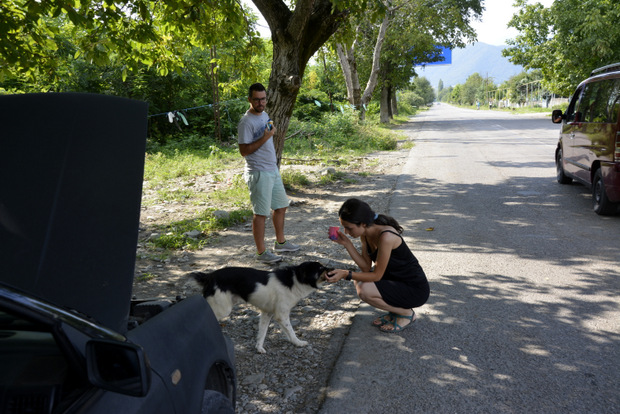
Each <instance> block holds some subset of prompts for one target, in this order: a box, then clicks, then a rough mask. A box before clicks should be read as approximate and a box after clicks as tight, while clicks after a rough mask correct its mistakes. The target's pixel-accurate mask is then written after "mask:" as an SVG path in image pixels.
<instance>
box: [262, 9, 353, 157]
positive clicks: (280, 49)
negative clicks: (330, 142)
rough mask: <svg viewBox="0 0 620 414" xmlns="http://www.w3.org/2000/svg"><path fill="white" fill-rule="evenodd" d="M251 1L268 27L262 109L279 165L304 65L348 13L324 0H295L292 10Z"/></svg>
mask: <svg viewBox="0 0 620 414" xmlns="http://www.w3.org/2000/svg"><path fill="white" fill-rule="evenodd" d="M252 1H253V2H254V4H255V5H256V7H257V8H258V10H260V12H261V14H262V15H263V17H264V18H265V20H266V21H267V23H268V24H269V28H270V29H271V40H272V42H273V61H272V64H271V75H270V76H269V86H268V88H267V89H268V90H267V108H266V112H267V113H268V114H269V116H270V117H271V119H272V120H273V122H274V124H275V126H276V129H277V131H276V134H275V135H274V144H275V147H276V155H277V157H278V165H279V164H280V160H281V159H282V150H283V149H284V139H285V136H286V131H287V129H288V125H289V122H290V119H291V115H292V114H293V108H294V106H295V101H296V99H297V95H298V94H299V88H300V87H301V80H302V77H303V75H304V71H305V69H306V65H307V64H308V61H309V60H310V58H311V57H312V55H314V53H315V52H316V51H317V50H318V49H319V48H320V47H321V46H322V45H323V44H324V43H325V42H326V41H327V40H328V39H329V38H330V37H331V35H332V34H334V32H335V31H336V30H337V29H338V26H339V25H340V23H341V22H342V20H343V18H345V17H346V16H347V14H348V13H347V12H346V11H344V12H343V11H338V10H333V5H332V3H331V1H328V0H299V1H297V2H296V6H295V10H294V11H291V10H290V9H289V8H288V6H287V5H286V3H285V2H283V1H282V0H252Z"/></svg>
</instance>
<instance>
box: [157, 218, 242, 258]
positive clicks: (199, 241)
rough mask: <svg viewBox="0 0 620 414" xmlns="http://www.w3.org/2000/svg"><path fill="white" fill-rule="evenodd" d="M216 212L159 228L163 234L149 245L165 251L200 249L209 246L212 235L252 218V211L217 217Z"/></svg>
mask: <svg viewBox="0 0 620 414" xmlns="http://www.w3.org/2000/svg"><path fill="white" fill-rule="evenodd" d="M215 211H216V210H215V209H209V210H207V211H205V212H203V213H202V214H200V215H199V216H198V217H195V218H192V219H186V220H181V221H175V222H172V223H170V224H168V225H165V226H158V227H157V230H159V231H160V233H162V234H161V235H160V236H159V237H156V238H154V239H152V240H150V241H149V244H150V245H151V246H152V247H160V248H163V249H185V250H196V249H200V248H202V247H204V246H206V245H207V244H208V242H209V238H210V237H209V236H211V235H212V233H214V232H216V231H218V230H223V229H225V228H227V227H230V226H234V225H236V224H239V223H243V222H245V221H246V220H247V219H248V218H250V217H252V211H251V210H247V209H242V210H235V211H231V212H230V213H229V215H228V216H221V215H216V214H214V213H215Z"/></svg>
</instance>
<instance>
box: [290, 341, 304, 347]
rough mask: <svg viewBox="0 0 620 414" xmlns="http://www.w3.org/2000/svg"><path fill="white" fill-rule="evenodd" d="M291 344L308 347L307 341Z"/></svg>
mask: <svg viewBox="0 0 620 414" xmlns="http://www.w3.org/2000/svg"><path fill="white" fill-rule="evenodd" d="M293 344H295V345H297V346H307V345H308V341H297V342H293Z"/></svg>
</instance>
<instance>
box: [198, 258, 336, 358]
mask: <svg viewBox="0 0 620 414" xmlns="http://www.w3.org/2000/svg"><path fill="white" fill-rule="evenodd" d="M331 270H332V269H329V268H327V267H325V266H323V265H322V264H321V263H319V262H304V263H302V264H300V265H297V266H288V267H281V268H279V269H275V270H272V271H265V270H258V269H253V268H249V267H224V268H222V269H219V270H216V271H214V272H211V273H203V272H193V273H190V275H189V276H190V277H191V278H193V279H194V280H195V281H196V282H197V283H198V284H199V285H200V286H202V294H203V296H204V297H205V298H206V299H207V302H209V305H211V308H212V309H213V312H214V313H215V316H216V318H217V319H218V320H219V319H222V318H224V317H226V316H228V315H230V312H231V311H232V308H233V306H234V305H235V304H236V303H239V302H240V301H241V300H243V301H246V302H248V303H250V304H252V305H254V306H256V307H257V308H258V309H259V310H260V322H259V324H258V335H257V337H256V350H257V351H258V352H260V353H261V354H264V353H265V352H266V351H265V348H264V347H263V344H264V342H265V336H266V335H267V328H268V327H269V322H270V321H271V318H272V317H273V318H274V319H275V320H276V321H277V322H278V323H279V324H280V326H282V329H283V330H284V333H285V334H286V336H287V338H288V340H289V341H290V342H291V343H293V344H295V345H297V346H306V345H308V342H306V341H300V340H299V339H298V338H297V336H295V332H294V331H293V327H292V326H291V321H290V312H291V309H293V307H294V306H295V305H296V304H297V303H298V302H299V301H300V300H301V299H302V298H304V297H306V296H308V295H309V294H310V293H312V292H314V291H315V290H317V289H318V287H319V286H320V285H321V284H322V283H323V282H325V278H326V275H327V272H329V271H331Z"/></svg>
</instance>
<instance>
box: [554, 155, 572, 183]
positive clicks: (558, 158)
mask: <svg viewBox="0 0 620 414" xmlns="http://www.w3.org/2000/svg"><path fill="white" fill-rule="evenodd" d="M555 170H556V177H557V180H558V183H560V184H570V183H572V182H573V179H572V178H570V177H569V176H567V175H566V174H564V167H563V166H562V149H561V148H560V149H558V151H557V153H556V154H555Z"/></svg>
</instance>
